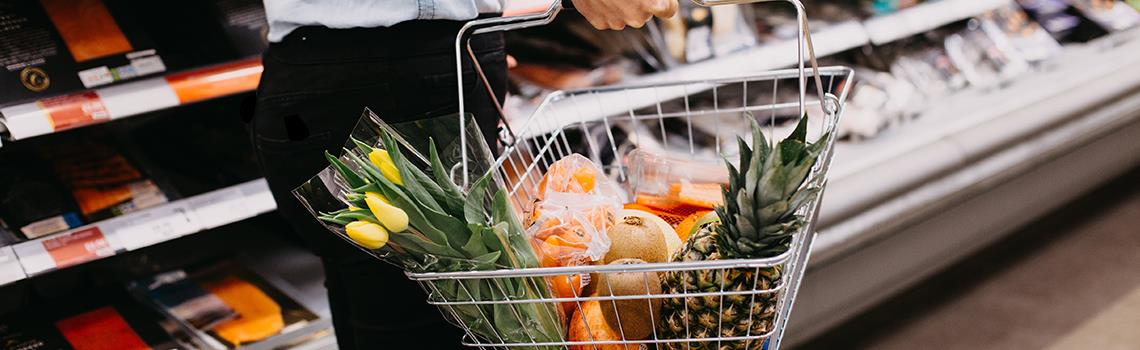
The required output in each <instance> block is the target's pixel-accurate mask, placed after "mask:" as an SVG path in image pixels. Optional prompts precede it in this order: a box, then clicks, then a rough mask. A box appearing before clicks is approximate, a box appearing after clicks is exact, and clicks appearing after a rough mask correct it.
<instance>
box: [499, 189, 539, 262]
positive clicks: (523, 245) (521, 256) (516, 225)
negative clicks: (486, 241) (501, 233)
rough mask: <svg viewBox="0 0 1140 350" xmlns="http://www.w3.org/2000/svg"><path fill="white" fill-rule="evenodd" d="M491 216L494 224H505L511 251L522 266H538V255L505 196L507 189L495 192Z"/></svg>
mask: <svg viewBox="0 0 1140 350" xmlns="http://www.w3.org/2000/svg"><path fill="white" fill-rule="evenodd" d="M491 217H492V218H493V219H494V222H496V223H497V224H496V226H498V225H503V224H505V231H506V232H505V233H506V234H507V239H508V242H509V243H510V244H509V245H510V247H511V251H513V252H514V253H515V255H516V258H517V259H518V261H519V263H521V264H522V266H524V267H538V266H539V264H538V257H537V256H536V255H535V254H534V248H533V247H531V245H530V241H529V240H528V239H527V237H526V232H525V231H524V230H523V228H522V223H520V222H519V221H518V218H516V217H515V211H514V208H513V207H511V203H510V199H509V198H507V191H505V190H502V189H500V190H499V191H498V192H496V193H495V198H494V199H493V201H492V203H491Z"/></svg>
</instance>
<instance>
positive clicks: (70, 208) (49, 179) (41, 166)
mask: <svg viewBox="0 0 1140 350" xmlns="http://www.w3.org/2000/svg"><path fill="white" fill-rule="evenodd" d="M13 151H14V152H9V153H8V154H6V155H5V157H2V158H0V159H3V160H2V161H3V162H5V163H6V164H18V165H17V166H12V167H10V168H6V169H5V170H4V171H3V172H0V222H2V223H3V224H5V226H7V227H8V229H9V230H10V231H12V232H13V233H16V234H18V235H19V236H21V237H22V238H23V239H35V238H39V237H43V236H46V235H49V234H52V233H56V232H60V231H64V230H67V229H71V228H75V227H79V226H80V225H82V224H83V222H84V220H83V219H82V218H81V214H80V212H79V207H78V206H77V205H76V203H75V200H74V198H73V197H72V196H71V194H70V193H69V192H68V191H67V188H66V187H64V186H63V184H62V183H60V182H59V181H58V180H57V177H56V176H55V174H54V173H53V171H52V169H51V168H50V166H48V163H47V162H46V161H45V160H44V159H42V158H39V157H36V156H35V155H32V154H29V153H28V152H21V151H22V150H13Z"/></svg>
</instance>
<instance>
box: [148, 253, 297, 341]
mask: <svg viewBox="0 0 1140 350" xmlns="http://www.w3.org/2000/svg"><path fill="white" fill-rule="evenodd" d="M129 288H130V290H131V291H132V293H134V294H135V295H136V297H138V298H140V299H141V300H142V301H143V302H144V303H146V304H147V305H151V306H152V307H155V308H156V309H157V310H158V311H159V312H161V313H162V314H164V315H166V316H167V317H170V318H171V319H172V320H173V321H175V322H176V324H177V325H178V326H179V327H180V328H181V329H182V330H185V331H186V332H188V333H190V334H192V335H194V339H195V341H196V342H197V343H199V345H200V346H203V347H205V348H210V349H235V348H239V347H250V346H254V347H256V346H257V344H258V342H259V341H263V340H266V339H269V338H272V337H276V336H279V335H283V334H289V333H294V332H297V333H298V334H290V335H294V336H298V337H301V338H304V337H306V336H308V334H299V333H303V332H313V331H314V330H312V329H307V328H306V325H308V324H310V323H312V322H314V321H316V320H317V319H318V318H319V317H318V316H317V315H316V314H315V313H314V312H313V311H311V310H309V309H308V308H307V307H305V306H304V305H302V304H301V303H300V302H298V301H297V300H296V299H295V298H294V297H292V296H291V295H290V292H288V287H287V286H285V285H279V284H276V283H273V282H271V280H268V279H265V278H264V277H262V276H261V275H259V274H257V273H255V272H253V271H251V270H249V269H247V268H245V267H244V266H243V265H241V264H239V263H238V262H235V261H223V262H220V263H216V264H212V265H209V266H205V267H201V268H192V269H183V270H176V271H171V272H166V273H162V274H158V275H155V276H153V277H150V278H146V279H142V280H137V281H134V282H132V283H131V284H130V286H129Z"/></svg>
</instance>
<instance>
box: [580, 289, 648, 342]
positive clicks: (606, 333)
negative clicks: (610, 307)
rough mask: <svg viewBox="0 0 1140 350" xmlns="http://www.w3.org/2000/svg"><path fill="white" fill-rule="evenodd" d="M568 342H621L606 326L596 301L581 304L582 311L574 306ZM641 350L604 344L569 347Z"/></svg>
mask: <svg viewBox="0 0 1140 350" xmlns="http://www.w3.org/2000/svg"><path fill="white" fill-rule="evenodd" d="M569 327H570V332H569V338H570V339H569V340H570V341H580V342H587V341H599V340H622V339H621V334H620V333H618V332H617V331H614V330H613V329H611V328H610V326H609V325H607V324H606V318H605V316H603V315H602V308H601V304H599V303H598V301H597V300H591V301H584V302H582V309H581V310H578V306H577V305H574V317H571V318H570V324H569ZM638 349H641V346H640V345H621V344H605V345H601V344H599V345H571V346H570V350H638Z"/></svg>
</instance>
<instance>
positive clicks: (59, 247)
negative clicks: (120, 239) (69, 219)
mask: <svg viewBox="0 0 1140 350" xmlns="http://www.w3.org/2000/svg"><path fill="white" fill-rule="evenodd" d="M42 244H43V247H44V250H45V251H47V253H48V255H49V256H51V259H52V261H53V262H55V267H56V268H63V267H68V266H71V265H76V264H80V263H84V262H88V261H91V260H95V259H98V258H102V257H107V256H112V255H115V248H113V247H111V243H110V242H109V241H108V240H107V237H106V236H104V235H103V231H102V230H100V229H99V227H98V226H90V227H85V228H81V229H78V230H75V231H71V232H69V233H66V234H62V235H59V236H53V237H51V238H48V239H45V240H43V242H42Z"/></svg>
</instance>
